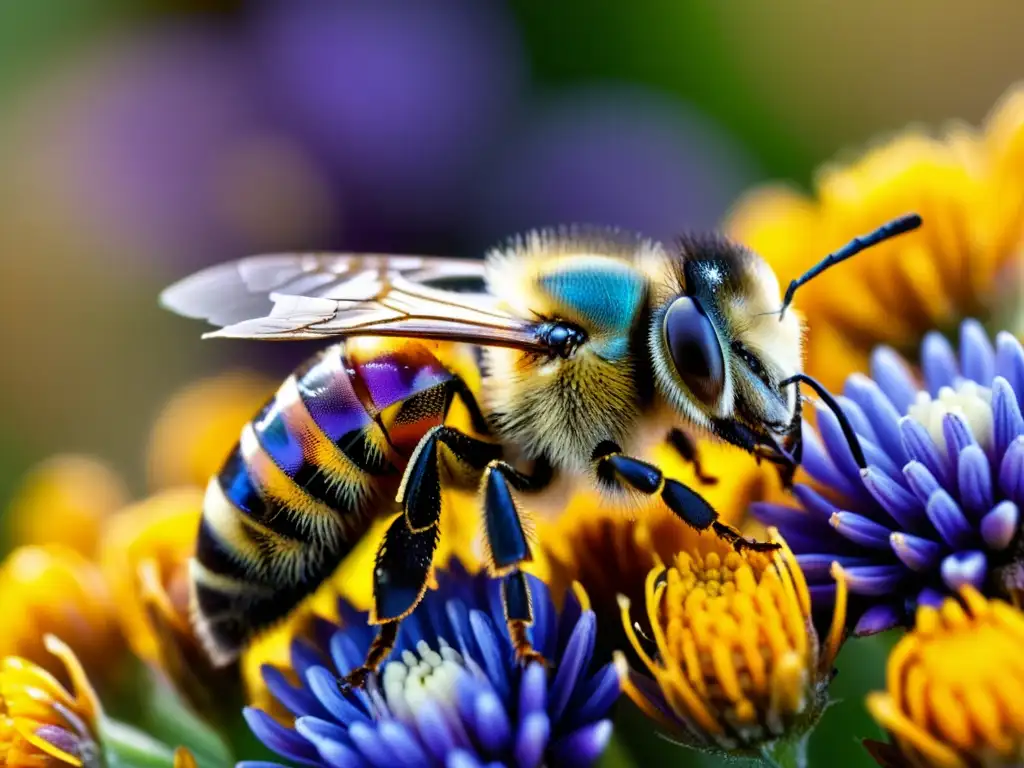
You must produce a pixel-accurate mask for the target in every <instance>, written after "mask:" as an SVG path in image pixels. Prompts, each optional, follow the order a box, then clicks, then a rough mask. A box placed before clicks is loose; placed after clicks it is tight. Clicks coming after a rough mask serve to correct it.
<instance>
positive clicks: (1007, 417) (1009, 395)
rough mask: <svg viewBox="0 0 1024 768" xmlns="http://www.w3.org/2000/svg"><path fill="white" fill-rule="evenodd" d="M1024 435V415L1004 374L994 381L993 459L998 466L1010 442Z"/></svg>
mask: <svg viewBox="0 0 1024 768" xmlns="http://www.w3.org/2000/svg"><path fill="white" fill-rule="evenodd" d="M1021 435H1024V417H1022V416H1021V412H1020V404H1019V403H1018V402H1017V395H1016V394H1015V393H1014V391H1013V389H1012V388H1011V387H1010V383H1009V382H1008V381H1007V380H1006V379H1005V378H1003V377H1002V376H997V377H996V378H995V379H994V380H993V382H992V459H993V461H994V462H995V465H996V466H999V462H1001V461H1002V460H1003V455H1004V454H1005V453H1006V449H1007V448H1008V447H1009V446H1010V443H1012V442H1013V441H1014V439H1016V438H1017V437H1020V436H1021Z"/></svg>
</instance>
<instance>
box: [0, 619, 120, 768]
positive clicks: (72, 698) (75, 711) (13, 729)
mask: <svg viewBox="0 0 1024 768" xmlns="http://www.w3.org/2000/svg"><path fill="white" fill-rule="evenodd" d="M42 642H43V643H44V644H45V646H46V650H47V651H48V652H49V653H50V654H52V655H53V656H54V657H56V659H57V660H58V661H59V662H60V665H61V666H62V670H63V673H64V675H65V676H66V677H67V678H68V679H70V681H71V690H72V691H73V693H72V692H70V691H68V690H67V689H65V688H64V686H63V685H61V684H60V683H59V682H58V681H57V679H56V678H55V677H54V676H53V675H51V674H50V673H49V672H47V671H45V670H44V669H42V668H41V667H39V666H37V665H36V664H34V663H32V662H31V661H29V660H28V659H24V658H21V657H18V656H7V657H6V658H4V659H3V660H2V661H0V765H4V766H11V768H39V767H40V766H42V767H46V766H50V767H52V768H56V766H61V765H70V766H85V767H86V768H91V767H92V766H100V765H102V760H101V755H100V747H99V743H98V736H97V733H98V731H97V728H98V721H99V719H100V717H101V715H102V713H101V710H100V704H99V701H98V699H97V698H96V693H95V691H94V690H93V689H92V686H91V685H90V684H89V680H88V678H87V677H86V674H85V670H83V669H82V665H81V664H80V663H79V661H78V659H77V658H76V657H75V654H74V652H73V651H72V650H71V649H70V648H69V647H68V646H67V645H65V644H64V643H62V642H61V641H60V640H58V639H57V638H55V637H53V636H52V635H48V636H46V637H45V639H43V641H42Z"/></svg>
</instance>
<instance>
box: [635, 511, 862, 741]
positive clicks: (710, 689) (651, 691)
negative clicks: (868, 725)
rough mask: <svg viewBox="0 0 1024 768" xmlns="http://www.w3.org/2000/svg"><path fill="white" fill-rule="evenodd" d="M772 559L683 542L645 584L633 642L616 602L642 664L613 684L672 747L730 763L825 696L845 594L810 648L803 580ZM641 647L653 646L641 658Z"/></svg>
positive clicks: (806, 716) (791, 564)
mask: <svg viewBox="0 0 1024 768" xmlns="http://www.w3.org/2000/svg"><path fill="white" fill-rule="evenodd" d="M770 535H771V537H772V539H773V540H774V541H778V542H779V543H780V544H781V545H782V548H781V549H780V550H778V551H777V552H774V553H758V552H750V551H747V550H745V551H743V552H741V553H737V552H735V551H734V550H732V549H731V548H730V547H729V545H727V544H726V543H724V542H722V541H721V540H720V539H718V538H717V537H714V536H711V535H707V534H700V535H694V536H693V541H692V543H691V545H690V546H689V547H687V548H686V549H685V550H683V551H681V552H679V553H677V554H676V555H675V557H674V558H673V559H672V561H671V563H670V564H669V565H668V566H667V567H666V566H661V565H659V566H658V567H656V568H654V569H652V570H651V572H650V573H649V574H648V576H647V581H646V588H645V593H646V594H645V597H646V602H645V605H646V609H647V622H648V624H649V630H650V634H651V639H650V640H648V639H646V638H643V639H641V637H640V636H639V634H638V632H637V630H636V629H635V628H634V625H633V619H632V617H631V616H630V614H629V600H628V598H626V597H622V598H620V607H621V611H622V620H623V625H624V628H625V631H626V634H627V635H628V637H629V638H630V641H631V644H632V646H633V649H634V650H635V651H636V653H637V655H638V656H639V657H640V659H641V661H642V664H643V666H645V667H646V669H647V671H648V672H649V673H650V674H651V676H653V680H650V679H648V678H647V677H646V675H644V674H642V673H641V672H637V671H632V672H629V673H628V675H627V668H626V662H625V658H624V656H622V655H621V654H618V655H617V663H618V665H619V667H620V670H621V671H622V673H623V678H624V684H623V688H624V690H625V691H626V693H627V694H628V695H629V697H630V698H631V699H632V700H633V701H634V702H635V703H636V704H637V706H639V707H640V708H641V709H642V710H643V711H644V712H645V713H646V714H647V715H648V716H650V717H651V718H652V719H653V720H654V721H655V722H657V723H659V724H660V725H661V726H662V727H663V728H664V729H665V730H667V731H669V732H670V733H672V734H673V735H675V736H676V737H678V738H679V739H680V740H681V741H683V742H684V743H686V744H688V745H690V746H694V747H698V748H702V749H708V750H720V751H725V752H728V753H731V754H736V755H755V754H761V753H762V752H764V751H765V750H768V751H770V750H772V749H773V748H774V747H775V746H777V745H779V744H783V743H790V741H791V740H799V737H800V736H801V735H802V734H805V733H806V732H807V731H809V729H810V727H811V726H812V725H813V724H814V723H815V722H816V721H817V718H818V717H819V716H820V714H821V712H822V711H823V710H824V707H825V705H826V703H827V699H828V693H827V688H828V683H829V680H830V679H831V673H832V663H833V661H834V660H835V656H836V654H837V652H838V650H839V645H840V643H841V640H842V633H843V623H844V620H845V606H846V588H845V581H844V579H843V578H842V575H841V572H839V571H838V569H836V575H837V581H838V584H839V590H838V592H839V594H838V596H837V598H836V610H835V615H834V616H833V621H832V628H831V631H830V633H829V636H828V638H827V639H826V641H825V642H824V643H823V644H821V643H819V639H818V634H817V632H816V631H815V629H814V625H813V623H812V621H811V615H810V611H811V601H810V594H809V593H808V590H807V584H806V582H805V581H804V577H803V574H802V573H801V571H800V568H799V566H798V565H797V564H796V561H795V559H794V557H793V554H792V553H791V552H790V550H789V548H788V547H786V546H785V542H783V541H782V540H781V539H779V538H778V535H777V533H776V532H775V531H774V530H771V531H770ZM651 648H653V649H654V651H653V652H652V650H650V649H651Z"/></svg>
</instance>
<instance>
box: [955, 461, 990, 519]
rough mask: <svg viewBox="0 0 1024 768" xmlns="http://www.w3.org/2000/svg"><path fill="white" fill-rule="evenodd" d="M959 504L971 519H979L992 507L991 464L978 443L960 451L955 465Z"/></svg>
mask: <svg viewBox="0 0 1024 768" xmlns="http://www.w3.org/2000/svg"><path fill="white" fill-rule="evenodd" d="M957 485H958V486H959V487H960V504H961V506H963V508H964V511H965V512H966V513H967V516H968V517H969V518H970V519H971V520H972V521H977V520H980V519H981V517H982V515H984V514H985V513H986V512H988V511H989V510H990V509H991V508H992V504H993V502H994V498H993V495H992V494H993V490H992V465H991V464H989V461H988V456H986V455H985V451H983V450H982V449H981V446H980V445H969V446H967V447H966V448H964V449H963V451H961V452H960V460H959V463H958V465H957Z"/></svg>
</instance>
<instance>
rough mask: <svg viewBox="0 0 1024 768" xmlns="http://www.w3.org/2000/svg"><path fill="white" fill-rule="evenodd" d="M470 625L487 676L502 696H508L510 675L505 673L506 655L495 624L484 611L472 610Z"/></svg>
mask: <svg viewBox="0 0 1024 768" xmlns="http://www.w3.org/2000/svg"><path fill="white" fill-rule="evenodd" d="M469 625H470V626H471V627H472V628H473V637H474V638H475V639H476V644H477V648H478V649H479V651H480V658H481V660H482V662H483V667H484V669H485V670H486V672H487V678H488V679H489V680H490V681H491V682H492V683H493V684H494V687H495V688H497V689H498V692H499V693H500V694H501V696H502V698H507V697H508V695H509V687H508V677H507V676H506V673H505V655H504V654H503V653H502V649H501V646H500V645H499V644H498V638H497V636H496V635H495V633H494V625H493V624H492V623H491V620H490V618H488V616H487V615H486V614H484V613H483V611H471V612H470V614H469Z"/></svg>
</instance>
